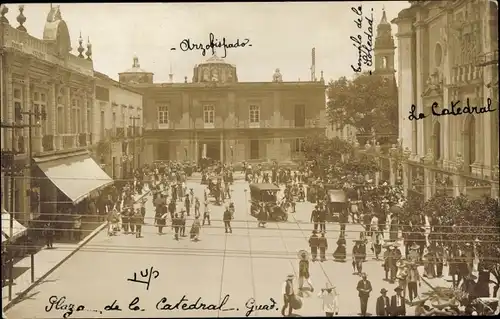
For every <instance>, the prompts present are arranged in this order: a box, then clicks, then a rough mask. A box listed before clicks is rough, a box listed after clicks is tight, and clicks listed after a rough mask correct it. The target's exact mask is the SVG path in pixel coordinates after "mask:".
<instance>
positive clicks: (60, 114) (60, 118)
mask: <svg viewBox="0 0 500 319" xmlns="http://www.w3.org/2000/svg"><path fill="white" fill-rule="evenodd" d="M64 133H65V132H64V106H62V105H58V106H57V134H64Z"/></svg>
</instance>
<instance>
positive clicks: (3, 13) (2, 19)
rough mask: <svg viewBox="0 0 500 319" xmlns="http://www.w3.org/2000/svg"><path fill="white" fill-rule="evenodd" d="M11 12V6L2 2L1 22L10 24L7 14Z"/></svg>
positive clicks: (0, 10) (0, 8)
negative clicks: (8, 6)
mask: <svg viewBox="0 0 500 319" xmlns="http://www.w3.org/2000/svg"><path fill="white" fill-rule="evenodd" d="M8 12H9V8H7V6H6V5H5V4H3V3H2V4H0V15H1V16H0V23H6V24H9V20H8V19H7V18H6V17H5V15H6V14H7V13H8Z"/></svg>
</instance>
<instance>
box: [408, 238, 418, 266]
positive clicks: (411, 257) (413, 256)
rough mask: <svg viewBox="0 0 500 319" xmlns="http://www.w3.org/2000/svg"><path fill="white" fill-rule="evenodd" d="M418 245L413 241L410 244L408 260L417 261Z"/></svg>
mask: <svg viewBox="0 0 500 319" xmlns="http://www.w3.org/2000/svg"><path fill="white" fill-rule="evenodd" d="M419 250H420V246H419V245H417V243H415V242H413V245H411V246H410V253H409V254H408V260H410V261H412V262H418V259H419V257H420V253H419Z"/></svg>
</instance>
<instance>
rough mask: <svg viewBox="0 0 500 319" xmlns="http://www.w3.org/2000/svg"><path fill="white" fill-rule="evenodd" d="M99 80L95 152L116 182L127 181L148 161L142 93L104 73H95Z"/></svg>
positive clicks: (96, 94)
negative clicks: (145, 147) (145, 158)
mask: <svg viewBox="0 0 500 319" xmlns="http://www.w3.org/2000/svg"><path fill="white" fill-rule="evenodd" d="M95 77H96V87H95V106H94V114H93V115H94V118H95V119H96V121H95V126H94V132H93V134H95V140H96V144H93V146H94V147H93V149H92V153H93V154H94V157H95V158H96V159H97V160H98V162H99V163H100V164H101V165H102V167H103V168H104V170H105V171H106V172H107V173H108V174H109V175H110V176H111V177H113V179H123V178H127V177H129V176H130V174H131V173H132V172H133V169H134V168H135V167H138V166H139V165H141V164H142V163H143V162H144V157H141V153H142V146H143V144H142V140H141V135H142V128H143V125H142V121H143V116H142V94H141V93H140V92H139V91H138V90H136V89H133V88H131V87H130V86H127V85H126V84H123V83H120V82H117V81H115V80H113V79H111V78H109V77H108V76H106V75H104V74H102V73H99V72H95Z"/></svg>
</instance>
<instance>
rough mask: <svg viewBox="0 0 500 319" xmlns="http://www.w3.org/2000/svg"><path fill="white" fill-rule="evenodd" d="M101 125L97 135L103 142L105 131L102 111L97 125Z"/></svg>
mask: <svg viewBox="0 0 500 319" xmlns="http://www.w3.org/2000/svg"><path fill="white" fill-rule="evenodd" d="M99 124H100V125H101V127H100V129H99V135H100V136H101V140H103V139H104V138H105V136H104V135H105V133H106V131H105V129H106V117H105V115H104V111H101V121H100V123H99Z"/></svg>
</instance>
